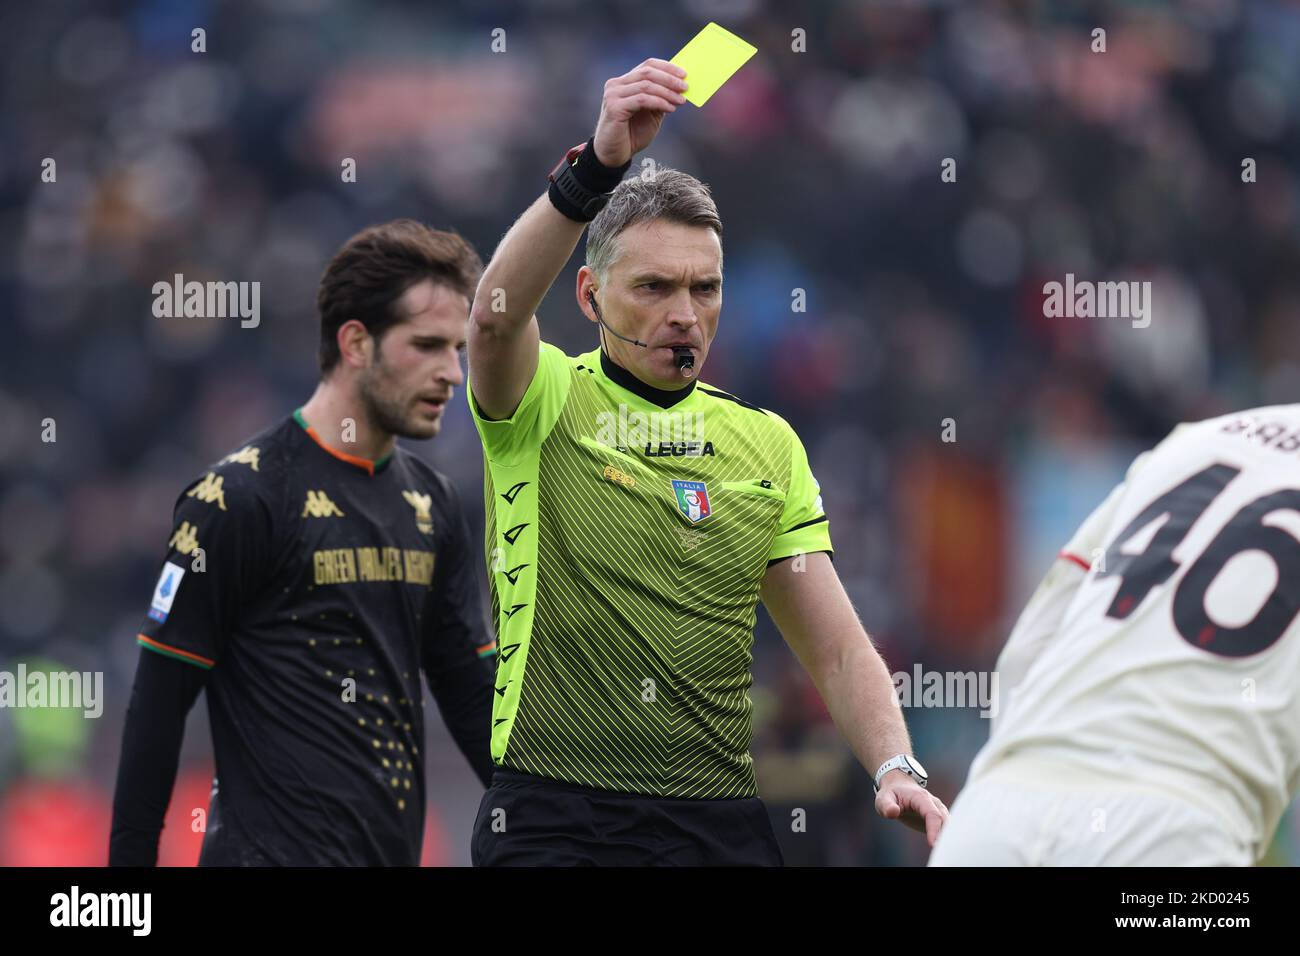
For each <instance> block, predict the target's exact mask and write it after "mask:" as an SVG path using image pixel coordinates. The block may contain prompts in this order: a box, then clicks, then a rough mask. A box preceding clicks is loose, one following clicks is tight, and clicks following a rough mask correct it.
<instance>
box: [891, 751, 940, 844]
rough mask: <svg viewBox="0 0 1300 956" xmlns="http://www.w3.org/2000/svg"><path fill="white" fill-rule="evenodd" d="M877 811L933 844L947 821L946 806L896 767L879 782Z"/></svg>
mask: <svg viewBox="0 0 1300 956" xmlns="http://www.w3.org/2000/svg"><path fill="white" fill-rule="evenodd" d="M891 778H892V779H891ZM876 812H877V813H878V814H880V815H881V816H882V817H884V818H885V819H886V820H900V821H902V822H903V823H904V824H906V825H907V826H909V827H911V828H912V829H913V830H916V831H918V832H921V833H924V834H925V838H926V840H927V841H928V842H929V844H930V846H932V847H933V846H934V843H935V841H936V840H938V839H939V831H940V830H941V829H943V825H944V823H945V822H947V820H948V808H947V807H945V806H944V805H943V801H942V800H940V799H939V798H938V797H936V796H935V795H934V794H932V793H931V792H930V791H929V790H927V789H925V787H923V786H921V785H920V784H919V783H917V782H916V781H915V780H913V779H912V778H911V777H909V776H908V775H907V774H905V773H902V772H901V771H898V770H891V771H890V772H889V773H887V774H885V776H884V778H883V779H882V780H881V781H880V792H879V793H877V794H876Z"/></svg>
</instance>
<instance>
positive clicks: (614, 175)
mask: <svg viewBox="0 0 1300 956" xmlns="http://www.w3.org/2000/svg"><path fill="white" fill-rule="evenodd" d="M631 165H632V160H631V159H630V158H629V159H628V161H627V162H626V163H624V164H623V165H622V166H606V165H605V164H604V163H602V162H601V161H600V158H599V157H598V156H597V155H596V137H595V136H592V137H591V139H589V140H587V148H586V149H584V150H583V151H582V152H581V153H579V154H578V161H577V162H576V163H574V164H573V175H574V176H575V177H576V178H577V180H578V182H580V183H582V185H584V186H586V187H587V188H588V189H590V190H591V191H592V192H594V193H610V192H613V191H614V189H615V187H616V186H618V184H619V183H620V182H622V181H623V175H624V174H625V173H626V172H627V171H628V169H629V168H630V167H631Z"/></svg>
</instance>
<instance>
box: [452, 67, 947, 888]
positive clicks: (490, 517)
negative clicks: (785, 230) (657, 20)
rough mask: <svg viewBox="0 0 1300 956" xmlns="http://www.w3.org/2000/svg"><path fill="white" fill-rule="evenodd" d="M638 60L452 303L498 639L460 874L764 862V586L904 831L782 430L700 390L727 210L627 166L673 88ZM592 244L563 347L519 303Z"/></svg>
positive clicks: (908, 794)
mask: <svg viewBox="0 0 1300 956" xmlns="http://www.w3.org/2000/svg"><path fill="white" fill-rule="evenodd" d="M684 77H685V74H684V73H683V71H682V70H681V69H680V68H678V67H676V66H674V65H672V64H670V63H668V62H666V61H664V60H659V59H651V60H646V61H645V62H644V63H642V64H641V65H640V66H638V67H636V68H635V69H633V70H632V71H631V72H629V73H627V74H625V75H623V76H620V77H616V78H614V79H611V80H609V81H608V82H607V83H606V84H605V92H604V99H603V103H602V107H601V113H600V119H599V121H598V123H597V125H596V132H595V135H594V136H593V137H592V139H590V140H589V141H588V142H587V143H586V144H584V145H583V146H578V147H574V149H572V150H570V151H569V152H568V153H567V154H566V156H565V157H564V159H563V160H561V162H560V163H559V164H558V165H557V166H556V167H555V169H554V170H553V171H552V173H551V185H550V188H549V190H548V192H547V194H546V195H543V196H541V197H540V198H539V199H538V200H537V201H536V202H535V203H533V205H532V206H531V207H530V208H529V209H528V210H527V211H526V212H525V213H524V214H523V216H521V217H520V218H519V220H518V221H517V222H516V223H515V224H514V226H513V227H512V228H511V229H510V231H509V232H508V233H507V234H506V235H505V237H504V238H503V239H502V241H501V244H500V246H499V247H498V248H497V251H496V254H495V255H494V256H493V258H492V261H491V263H490V264H489V266H488V268H487V271H486V272H485V273H484V275H483V278H482V281H481V282H480V283H479V286H478V292H477V294H476V296H475V300H474V306H473V308H472V310H471V313H470V333H469V355H470V390H469V391H470V394H469V401H470V406H471V410H472V412H473V414H474V418H475V422H476V425H477V427H478V430H479V433H480V436H481V438H482V442H483V449H484V457H485V459H486V468H485V471H486V473H487V480H486V487H485V503H486V508H487V549H488V556H489V575H490V584H491V592H492V598H493V612H494V615H495V618H496V624H497V637H498V642H499V645H500V654H499V657H498V662H497V675H496V693H495V695H494V698H495V699H494V709H493V715H492V724H493V731H492V757H493V760H494V762H495V765H496V768H497V769H496V773H495V775H494V777H493V784H492V786H491V788H489V790H488V791H487V793H486V794H485V795H484V797H483V800H482V803H481V804H480V807H479V813H478V818H477V820H476V822H475V828H474V838H473V847H472V851H473V859H474V862H475V864H476V865H518V864H525V865H527V864H542V865H548V864H550V865H578V864H598V865H599V864H613V865H619V864H626V865H655V864H677V865H680V864H702V865H772V864H780V863H781V853H780V850H779V848H778V846H777V843H776V839H775V835H774V833H773V830H772V826H771V824H770V822H769V820H768V817H767V813H766V810H765V808H764V807H763V805H762V803H761V802H760V801H759V800H758V798H757V797H756V791H755V786H754V773H753V765H752V760H751V757H750V754H749V741H750V724H751V709H752V708H751V703H750V700H749V695H748V689H749V687H750V684H751V682H752V678H751V674H750V663H751V645H752V642H753V628H754V620H755V613H756V606H757V603H758V601H759V599H760V597H761V598H762V600H763V602H764V604H765V605H766V607H767V608H768V611H769V612H770V613H771V615H772V618H773V620H774V621H775V622H776V624H777V626H778V627H779V628H780V630H781V633H782V634H783V636H784V637H785V639H786V640H787V641H788V642H789V644H790V645H791V647H792V648H793V650H794V652H795V653H796V655H797V656H798V657H799V659H800V661H801V662H802V663H803V665H804V667H805V668H806V669H807V670H808V672H809V674H810V675H811V677H812V679H813V680H814V682H815V683H816V685H817V687H818V689H819V691H820V692H821V695H822V698H823V700H824V701H825V702H826V704H827V706H828V708H829V709H830V712H831V714H832V716H833V717H834V719H835V722H836V724H837V726H838V727H839V728H840V731H841V732H842V733H843V735H844V736H845V737H846V738H847V739H848V741H849V743H850V745H851V746H852V748H853V750H854V753H855V754H856V755H857V758H858V760H859V761H861V763H862V765H863V766H864V767H866V768H867V769H868V770H869V771H871V772H872V773H873V774H874V775H875V780H876V784H877V787H878V793H877V796H876V810H877V811H878V812H879V813H880V815H881V816H884V817H887V818H891V819H892V818H901V819H902V820H903V822H905V823H908V824H909V825H911V826H913V827H914V828H916V829H920V830H924V831H925V832H926V834H927V836H928V838H929V840H930V843H931V844H933V842H934V840H935V839H936V837H937V836H938V833H939V830H940V827H941V826H942V824H943V821H944V819H945V818H946V816H947V809H946V808H945V807H944V805H943V804H942V803H941V802H940V801H939V800H938V799H937V798H935V797H933V796H932V795H930V793H929V792H928V791H927V790H926V789H925V784H926V775H925V771H924V769H923V768H922V766H921V764H920V762H919V761H918V760H916V758H915V757H913V756H912V755H911V743H910V741H909V739H908V734H907V730H906V728H905V726H904V723H903V719H902V716H901V711H900V710H899V708H898V706H897V701H896V698H895V696H894V687H893V684H892V682H891V680H890V676H889V674H888V672H887V670H886V668H885V666H884V663H883V662H882V661H881V659H880V657H879V655H878V654H877V653H876V651H875V648H874V647H873V646H872V644H871V642H870V640H869V639H868V638H867V635H866V634H865V632H864V631H863V629H862V626H861V624H860V623H859V621H858V618H857V615H856V613H855V612H854V610H853V608H852V606H851V605H850V603H849V600H848V597H847V596H846V595H845V593H844V589H843V587H842V586H841V585H840V582H839V578H838V577H837V575H836V574H835V571H834V569H833V567H832V565H831V561H830V552H831V541H830V534H829V531H828V525H827V519H826V514H825V512H824V511H823V510H822V503H821V497H820V495H819V493H818V486H817V483H816V481H815V480H814V479H813V476H812V474H811V472H810V471H809V467H808V460H807V456H806V455H805V452H804V449H803V446H802V444H801V443H800V441H799V439H798V437H797V436H796V435H795V433H794V431H793V430H792V429H791V428H790V426H789V425H788V424H786V422H785V421H784V420H783V419H782V418H780V417H779V416H778V415H775V414H773V413H771V412H768V411H765V410H763V409H761V408H758V407H756V406H754V405H751V404H749V403H748V402H745V401H742V400H741V399H739V398H737V397H735V396H734V395H729V394H727V393H726V392H723V391H720V390H718V389H715V388H710V387H709V386H707V385H705V384H703V383H701V382H698V381H697V376H698V373H699V370H700V368H701V367H702V366H703V365H704V363H705V361H706V359H707V358H708V354H709V348H710V345H711V344H712V342H713V338H714V335H715V334H716V332H717V327H718V317H719V313H720V312H721V309H722V245H721V234H722V224H721V222H720V220H719V218H718V212H717V208H716V207H715V205H714V203H713V200H712V198H711V197H710V195H709V191H708V189H707V187H705V186H704V185H703V184H702V183H700V182H699V181H698V180H696V179H694V178H692V177H690V176H687V175H685V174H684V173H681V172H677V171H675V170H669V169H664V168H662V167H661V168H660V169H659V170H658V172H657V174H656V175H655V176H654V177H653V178H652V179H648V180H647V179H643V178H639V177H634V178H632V179H629V180H626V181H622V182H620V180H621V179H622V176H623V174H624V172H625V171H626V170H627V168H628V166H629V165H630V164H631V159H632V156H633V155H634V154H636V153H637V152H639V151H640V150H642V149H644V148H645V147H646V146H647V145H649V143H650V142H651V140H653V139H654V136H655V134H656V133H657V132H658V130H659V127H660V124H661V123H662V121H663V117H664V115H665V114H666V113H670V112H672V111H674V110H675V109H676V108H677V106H678V105H679V104H680V103H682V102H684V97H683V96H682V95H681V91H682V90H683V89H685V88H686V84H685V82H684ZM589 222H590V224H591V227H590V230H589V231H588V233H587V247H586V253H587V257H586V258H587V261H586V264H585V265H584V266H583V267H582V268H581V269H580V270H579V271H578V281H577V288H576V290H575V291H576V296H577V303H578V307H579V308H580V309H581V310H582V312H583V314H584V315H585V316H586V317H587V319H588V320H590V321H591V322H593V323H595V324H596V326H597V330H596V331H597V334H598V336H599V341H600V347H599V348H596V349H593V350H592V351H590V352H588V353H586V354H584V355H580V356H577V357H569V356H566V355H565V354H564V353H562V352H561V351H559V350H558V349H556V348H554V347H553V346H550V345H547V344H545V343H543V342H542V341H541V339H540V333H539V331H538V323H537V318H536V316H535V315H534V312H535V310H536V308H537V306H538V305H539V303H540V302H541V301H542V298H543V297H544V296H545V295H546V292H547V290H548V289H549V288H550V286H551V284H552V283H553V282H554V281H555V278H556V276H557V275H558V274H559V273H560V271H561V269H563V267H564V265H565V263H566V262H567V261H568V258H569V256H570V255H571V254H572V252H573V249H574V247H575V246H576V245H577V242H578V239H579V237H580V236H581V235H582V233H583V230H584V229H585V228H586V227H587V224H588V223H589Z"/></svg>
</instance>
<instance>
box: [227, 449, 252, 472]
mask: <svg viewBox="0 0 1300 956" xmlns="http://www.w3.org/2000/svg"><path fill="white" fill-rule="evenodd" d="M257 456H258V451H257V449H256V448H254V447H253V446H252V445H245V446H244V447H243V448H241V449H239V451H236V452H231V453H230V454H229V455H227V456H226V457H225V458H223V459H221V461H219V462H217V464H218V465H225V464H229V463H233V464H236V465H247V466H248V467H249V468H251V469H253V471H257Z"/></svg>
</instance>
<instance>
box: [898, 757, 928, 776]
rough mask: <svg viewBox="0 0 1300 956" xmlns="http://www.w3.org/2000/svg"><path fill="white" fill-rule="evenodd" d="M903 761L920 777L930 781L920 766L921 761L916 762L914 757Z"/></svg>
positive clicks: (905, 758)
mask: <svg viewBox="0 0 1300 956" xmlns="http://www.w3.org/2000/svg"><path fill="white" fill-rule="evenodd" d="M903 759H904V760H906V761H907V765H908V766H909V767H911V768H912V769H913V770H915V771H916V772H917V773H918V774H919V775H920V776H922V777H925V778H926V779H927V780H928V779H930V775H929V774H928V773H926V772H925V768H924V767H922V766H921V761H919V760H917V759H916V758H915V757H904V758H903Z"/></svg>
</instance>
